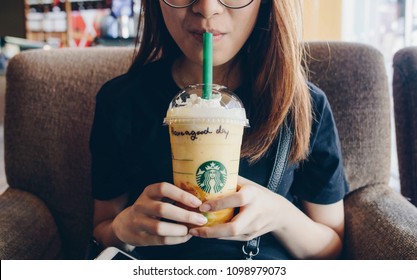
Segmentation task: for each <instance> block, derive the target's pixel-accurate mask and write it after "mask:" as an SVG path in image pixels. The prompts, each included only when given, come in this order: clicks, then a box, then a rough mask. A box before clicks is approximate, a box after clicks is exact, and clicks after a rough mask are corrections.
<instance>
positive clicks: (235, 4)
mask: <svg viewBox="0 0 417 280" xmlns="http://www.w3.org/2000/svg"><path fill="white" fill-rule="evenodd" d="M163 1H164V3H165V4H167V5H168V6H170V7H172V8H176V9H179V8H186V7H189V6H191V5H192V4H194V3H195V2H197V0H163ZM217 1H219V2H220V3H221V4H222V5H223V6H225V7H227V8H230V9H241V8H244V7H246V6H248V5H249V4H250V3H252V2H253V0H217Z"/></svg>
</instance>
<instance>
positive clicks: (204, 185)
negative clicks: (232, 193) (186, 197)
mask: <svg viewBox="0 0 417 280" xmlns="http://www.w3.org/2000/svg"><path fill="white" fill-rule="evenodd" d="M196 179H197V184H198V186H199V187H200V188H201V189H202V190H203V191H205V192H206V193H210V192H214V193H218V192H220V191H221V190H222V189H223V188H224V186H225V185H226V181H227V171H226V167H224V165H223V164H221V163H220V162H218V161H207V162H205V163H203V164H202V165H200V167H199V168H198V169H197V173H196Z"/></svg>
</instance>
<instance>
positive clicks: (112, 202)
mask: <svg viewBox="0 0 417 280" xmlns="http://www.w3.org/2000/svg"><path fill="white" fill-rule="evenodd" d="M299 6H300V3H298V1H295V0H161V1H155V0H142V16H143V17H142V18H141V20H140V24H139V30H140V31H141V32H140V34H139V42H140V48H139V51H138V53H137V55H136V58H135V60H134V62H133V64H132V66H131V68H130V69H129V71H128V72H127V73H126V74H124V75H122V76H120V77H117V78H115V79H113V80H111V81H109V82H108V83H106V84H105V85H104V86H103V87H102V89H101V90H100V92H99V93H98V95H97V105H96V114H95V120H94V125H93V128H92V133H91V143H90V144H91V153H92V159H93V161H92V178H93V195H94V198H95V214H94V236H95V238H96V239H97V240H98V242H99V243H101V244H102V245H103V246H117V247H120V248H125V249H127V248H130V249H134V252H135V253H138V254H140V256H141V258H145V259H146V258H148V259H239V258H244V254H243V253H242V244H245V242H246V241H248V240H251V239H252V238H255V237H258V236H262V238H261V239H260V240H261V241H260V246H259V254H258V255H257V256H256V257H255V258H259V259H288V258H300V259H304V258H337V257H338V256H339V254H340V252H341V249H342V243H343V231H344V211H343V197H344V195H345V193H346V192H347V184H346V180H345V176H344V171H343V165H342V157H341V152H340V143H339V139H338V134H337V129H336V127H335V123H334V119H333V116H332V112H331V109H330V106H329V103H328V101H327V99H326V97H325V95H324V94H323V93H322V92H321V91H320V90H319V89H318V88H316V87H315V86H313V85H311V84H309V83H307V81H306V77H305V75H304V72H303V68H302V66H301V62H302V57H303V53H302V47H301V45H300V41H299V34H300V30H299V25H298V23H299V13H298V11H299ZM206 31H208V32H211V33H213V37H214V44H213V45H214V46H213V49H214V50H213V53H214V55H213V65H214V70H213V81H214V83H216V84H221V85H226V86H227V87H228V88H229V89H231V90H233V91H234V92H235V93H236V94H237V95H238V96H239V97H240V98H241V99H242V101H243V103H244V106H245V108H246V110H247V115H248V118H249V121H250V124H251V128H250V129H247V130H246V131H245V135H244V139H243V144H242V153H241V162H240V169H239V175H240V178H239V181H238V192H236V193H235V194H232V195H230V196H227V197H225V198H222V199H217V200H211V201H207V202H204V203H202V202H201V201H200V200H198V199H197V198H196V197H194V196H193V195H191V194H189V193H187V192H185V191H183V190H181V189H180V188H177V187H175V186H174V185H172V181H173V180H172V166H171V153H170V143H169V134H168V129H167V127H164V126H162V121H163V118H164V116H165V114H166V110H167V108H168V104H169V102H170V101H171V99H172V97H173V96H174V95H175V94H176V93H177V92H178V91H179V90H180V88H182V87H184V86H186V85H189V84H197V83H201V82H202V74H201V71H202V34H203V33H204V32H206ZM286 122H288V123H291V127H292V128H293V134H294V137H293V141H292V143H291V144H292V145H291V152H290V154H289V164H288V166H287V168H286V170H285V172H284V177H283V180H282V181H281V184H280V185H279V188H278V191H277V193H274V192H272V191H270V190H268V189H267V188H266V187H265V186H266V185H267V183H268V181H269V179H270V176H271V170H272V166H273V164H274V160H275V154H276V153H275V152H274V151H273V149H274V147H275V149H276V146H277V143H276V142H277V141H278V139H277V135H278V133H279V131H280V127H281V126H282V125H284V123H286ZM173 202H179V203H180V204H184V205H186V206H188V207H191V208H195V209H196V210H200V211H216V210H220V209H224V208H231V207H233V208H236V209H238V210H239V211H238V213H237V214H236V215H235V217H234V218H233V220H232V221H231V222H229V223H226V224H222V225H217V226H213V227H204V224H205V223H206V218H205V217H204V216H203V215H202V214H200V213H199V212H198V211H195V212H193V211H188V210H185V209H183V208H181V207H179V206H177V204H176V203H173ZM183 223H187V224H194V225H196V227H195V228H193V229H191V230H189V229H188V228H187V227H186V226H184V225H183Z"/></svg>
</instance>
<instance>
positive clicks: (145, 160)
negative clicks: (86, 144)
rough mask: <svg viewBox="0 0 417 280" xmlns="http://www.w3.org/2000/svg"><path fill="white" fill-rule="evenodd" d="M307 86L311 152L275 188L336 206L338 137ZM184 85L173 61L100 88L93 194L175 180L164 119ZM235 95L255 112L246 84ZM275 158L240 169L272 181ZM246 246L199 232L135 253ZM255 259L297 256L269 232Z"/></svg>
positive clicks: (178, 253)
mask: <svg viewBox="0 0 417 280" xmlns="http://www.w3.org/2000/svg"><path fill="white" fill-rule="evenodd" d="M309 88H310V93H311V97H312V105H313V110H314V121H313V126H312V134H311V141H310V150H309V157H308V159H307V160H306V161H304V162H302V163H297V164H290V165H288V166H287V169H286V171H285V173H284V176H283V179H282V181H281V184H280V186H279V188H278V191H277V192H278V193H279V194H280V195H282V196H284V197H286V198H287V199H288V200H289V201H291V202H293V203H294V204H296V205H297V201H299V199H302V200H306V201H309V202H312V203H317V204H331V203H334V202H337V201H339V200H341V199H342V198H343V197H344V195H345V194H346V193H347V191H348V186H347V183H346V179H345V175H344V171H343V162H342V156H341V151H340V143H339V137H338V134H337V129H336V126H335V122H334V119H333V115H332V112H331V109H330V105H329V103H328V101H327V98H326V96H325V95H324V93H323V92H322V91H321V90H320V89H318V88H317V87H315V86H314V85H311V84H309ZM179 90H180V89H179V88H178V86H177V85H176V84H175V82H174V80H173V79H172V76H171V63H169V62H167V61H158V62H154V63H152V64H149V65H147V66H146V67H145V68H143V70H142V71H141V72H140V73H135V74H133V73H127V74H124V75H122V76H119V77H117V78H114V79H112V80H110V81H109V82H107V83H106V84H105V85H104V86H103V87H102V88H101V89H100V91H99V93H98V94H97V98H96V111H95V117H94V123H93V128H92V131H91V138H90V149H91V155H92V192H93V197H94V198H95V199H97V200H110V199H112V198H115V197H118V196H120V195H122V194H124V193H129V198H130V203H133V202H134V201H135V200H136V198H137V197H138V196H139V195H140V194H141V192H142V191H143V189H144V188H145V187H146V186H148V185H150V184H153V183H158V182H171V183H172V182H173V177H172V165H171V149H170V142H169V133H168V128H167V127H166V126H163V125H162V122H163V119H164V117H165V115H166V111H167V108H168V105H169V103H170V101H171V99H172V98H173V97H174V95H175V94H176V93H178V91H179ZM235 93H236V94H237V95H238V96H239V97H240V98H241V99H242V102H243V104H244V106H245V108H247V109H249V110H250V106H251V102H250V96H249V94H248V89H246V88H244V87H241V88H239V89H237V90H235ZM249 122H250V119H249ZM274 160H275V153H274V152H271V153H268V154H267V155H266V156H264V157H263V158H262V159H261V160H259V161H257V162H256V163H255V164H251V165H249V163H248V161H247V160H245V159H242V160H241V161H240V167H239V175H241V176H243V177H245V178H248V179H249V180H252V181H254V182H256V183H258V184H260V185H262V186H267V183H268V181H269V178H270V176H271V171H272V167H273V163H274ZM306 234H308V233H306ZM243 244H244V243H243V242H238V241H224V240H217V239H202V238H196V237H193V238H192V239H191V240H190V241H188V242H187V243H185V244H180V245H173V246H149V247H141V248H137V249H136V251H137V252H139V253H140V255H141V257H142V258H145V259H241V258H243V257H244V256H243V253H242V245H243ZM256 258H258V259H289V258H291V256H290V255H289V254H288V252H287V251H286V250H285V249H284V247H283V246H282V245H281V244H280V243H279V242H278V241H277V240H276V239H275V238H274V237H273V236H272V235H271V234H266V235H264V236H263V237H262V238H261V244H260V253H259V255H258V256H257V257H256Z"/></svg>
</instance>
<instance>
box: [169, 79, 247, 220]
mask: <svg viewBox="0 0 417 280" xmlns="http://www.w3.org/2000/svg"><path fill="white" fill-rule="evenodd" d="M202 90H203V85H201V84H199V85H191V86H188V87H186V88H185V89H184V90H182V91H180V92H179V93H178V94H177V95H176V96H175V97H174V98H173V100H172V101H171V103H170V106H169V108H168V111H167V115H166V118H165V119H164V124H166V125H169V134H170V142H171V151H172V166H173V175H174V184H175V185H176V186H177V187H179V188H181V189H184V190H185V191H187V192H189V193H191V194H193V195H195V196H196V197H198V198H199V199H200V200H201V201H203V202H204V201H207V200H210V199H214V198H219V197H223V196H226V195H228V194H231V193H234V192H236V188H237V178H238V171H239V161H240V149H241V144H242V135H243V129H244V127H247V126H248V125H249V123H248V120H247V119H246V113H245V109H244V107H243V104H242V102H241V101H240V99H239V98H238V97H237V96H236V95H235V94H234V93H233V92H231V91H230V90H228V89H227V88H226V87H224V86H220V85H212V98H211V99H209V100H207V99H203V98H202ZM203 214H204V215H205V216H206V217H207V219H208V223H207V224H206V225H205V226H212V225H216V224H221V223H225V222H228V221H230V219H231V218H232V217H233V215H234V209H232V208H231V209H224V210H220V211H216V212H207V213H203Z"/></svg>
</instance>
